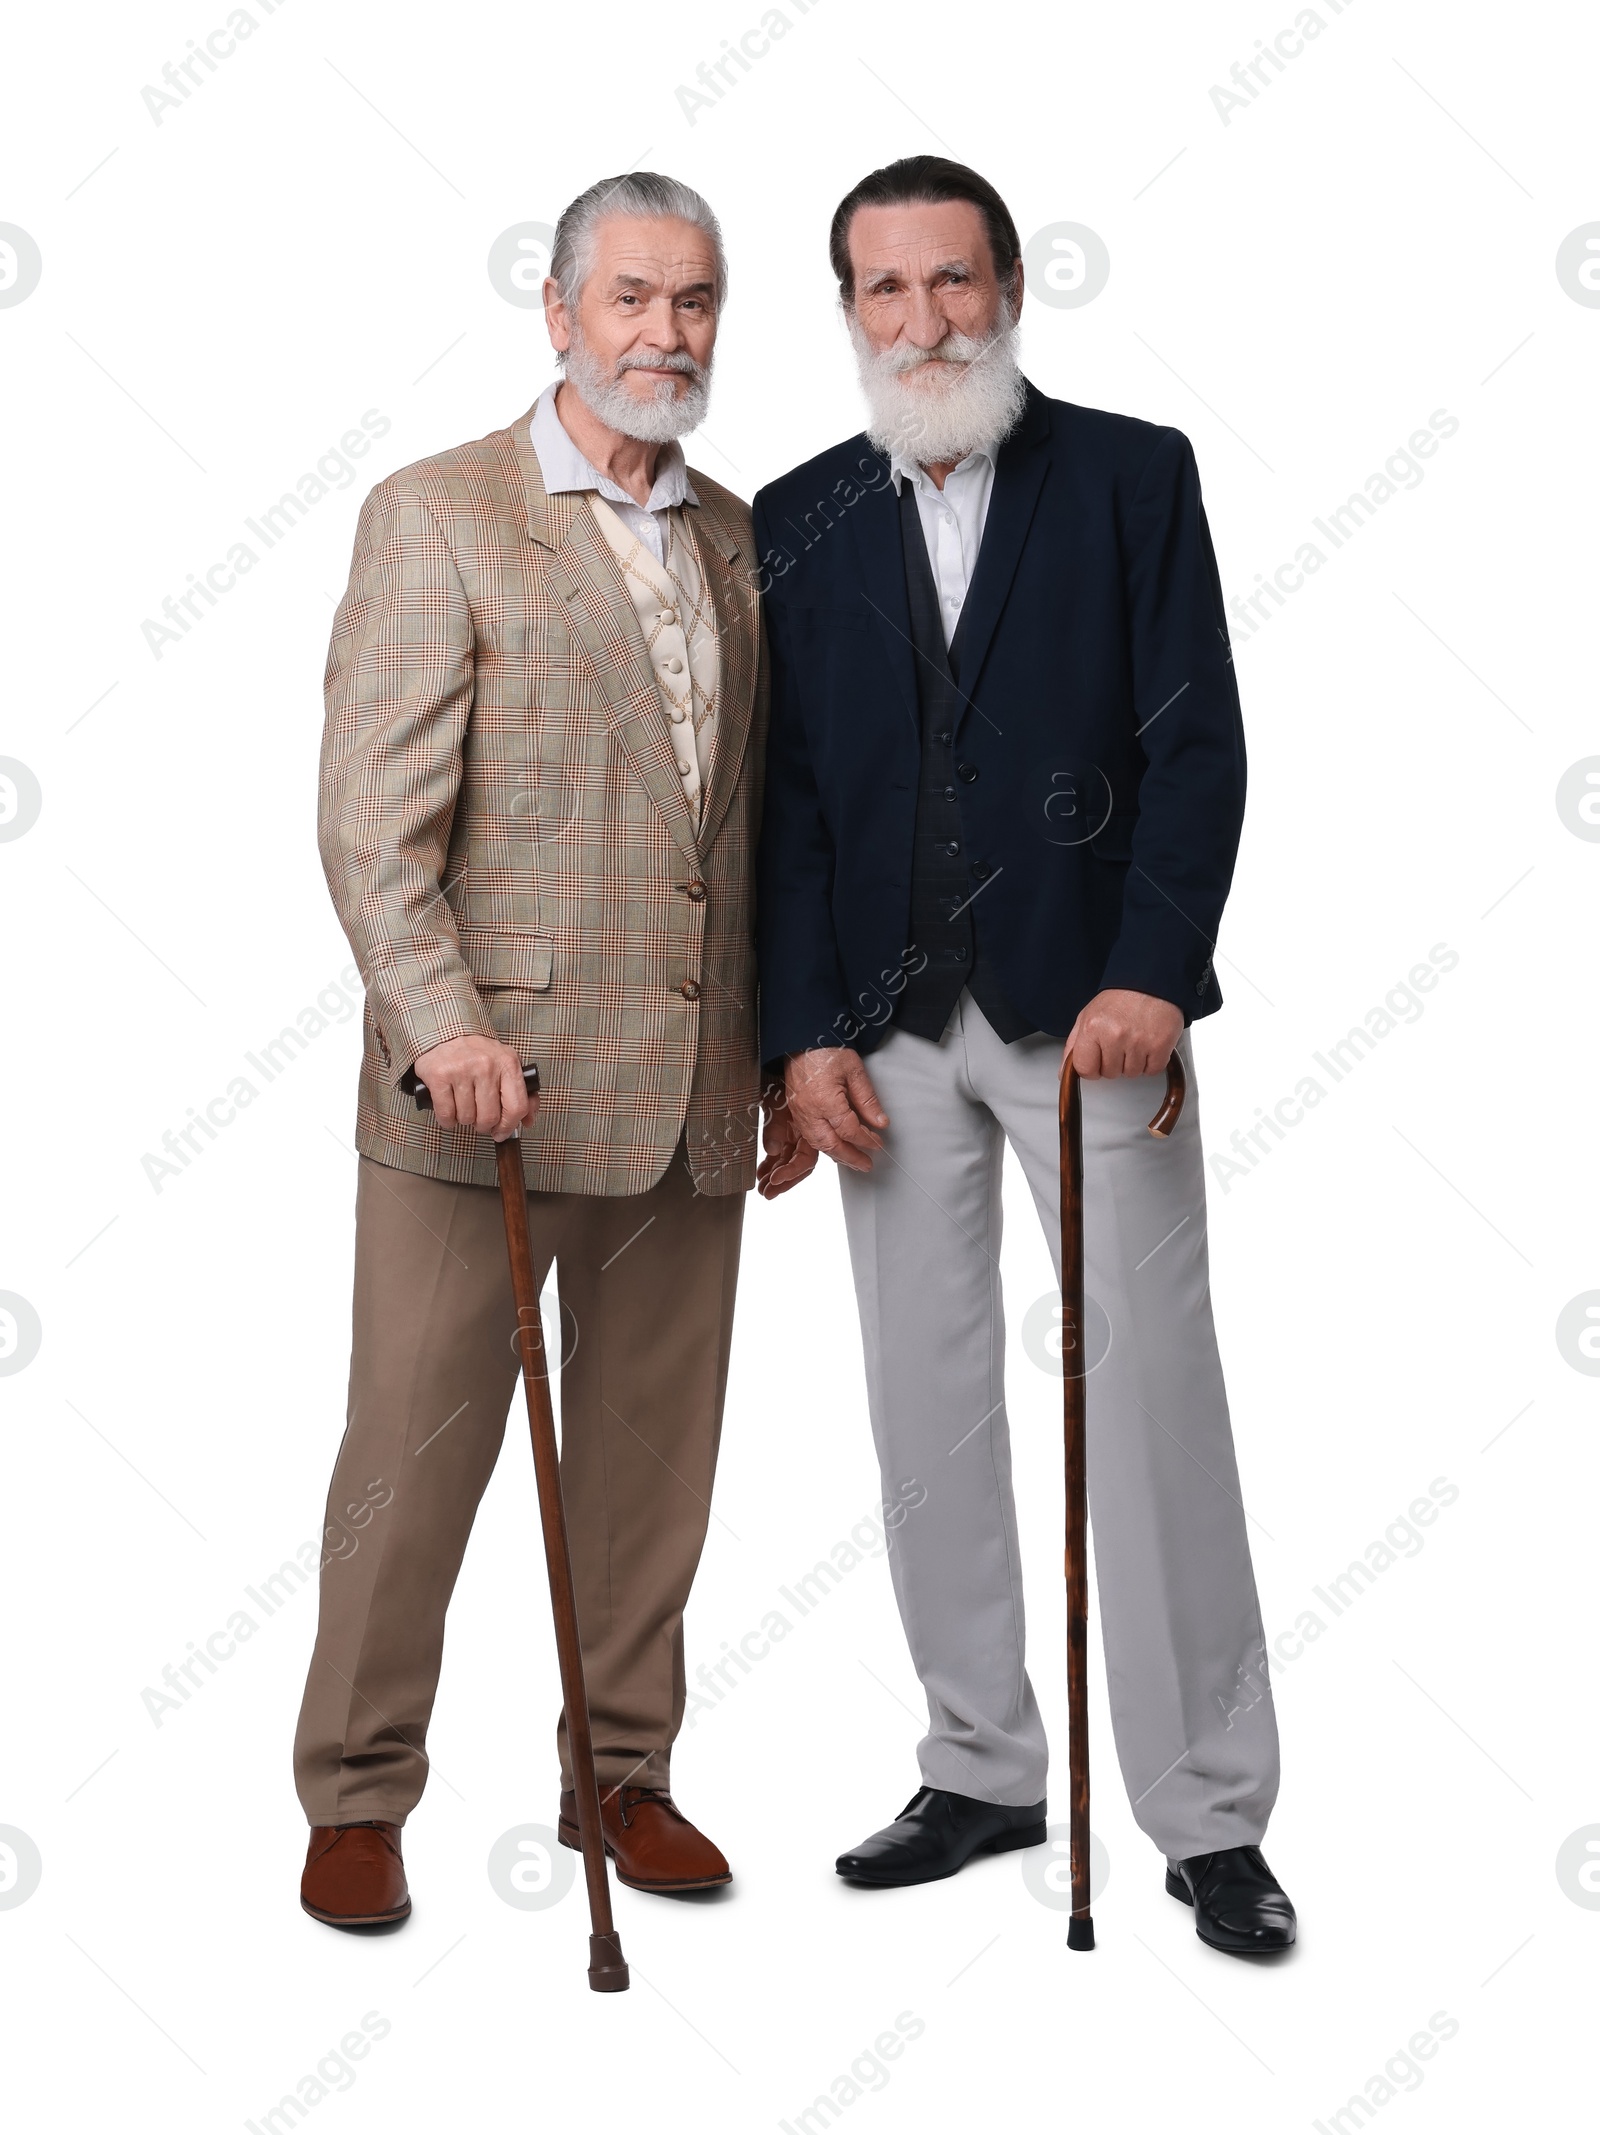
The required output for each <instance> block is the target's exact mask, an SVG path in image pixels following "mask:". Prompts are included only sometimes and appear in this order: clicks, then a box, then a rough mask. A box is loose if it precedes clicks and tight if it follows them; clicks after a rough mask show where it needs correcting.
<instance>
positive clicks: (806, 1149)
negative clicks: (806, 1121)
mask: <svg viewBox="0 0 1600 2135" xmlns="http://www.w3.org/2000/svg"><path fill="white" fill-rule="evenodd" d="M761 1110H762V1114H763V1119H762V1127H761V1146H762V1148H763V1149H764V1150H765V1151H766V1154H765V1155H764V1156H763V1157H762V1159H761V1162H760V1163H759V1164H758V1165H757V1166H756V1192H757V1193H758V1194H760V1195H761V1197H762V1199H763V1200H764V1201H776V1200H777V1198H778V1196H779V1194H786V1193H787V1192H788V1191H789V1188H790V1187H791V1186H798V1185H799V1184H800V1181H801V1180H802V1179H809V1178H810V1176H811V1174H812V1172H813V1171H815V1170H816V1168H817V1152H816V1151H815V1149H813V1148H812V1146H811V1144H810V1143H809V1142H808V1141H807V1140H806V1138H805V1136H804V1135H803V1134H802V1133H801V1132H800V1129H799V1128H798V1127H797V1126H796V1125H795V1117H794V1113H793V1112H792V1111H791V1109H790V1106H789V1094H788V1092H787V1090H786V1089H785V1088H784V1086H783V1084H782V1083H781V1082H775V1083H771V1084H769V1085H768V1087H767V1088H766V1089H765V1090H763V1091H762V1093H761Z"/></svg>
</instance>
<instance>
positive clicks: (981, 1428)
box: [839, 993, 1278, 1859]
mask: <svg viewBox="0 0 1600 2135" xmlns="http://www.w3.org/2000/svg"><path fill="white" fill-rule="evenodd" d="M1180 1050H1181V1052H1182V1056H1183V1061H1184V1065H1185V1067H1186V1068H1187V1069H1188V1070H1189V1078H1190V1080H1189V1095H1188V1099H1187V1101H1186V1103H1185V1105H1184V1109H1183V1115H1182V1118H1181V1119H1180V1121H1179V1123H1178V1126H1177V1128H1176V1130H1175V1131H1174V1133H1173V1135H1172V1138H1171V1140H1170V1141H1166V1142H1158V1141H1156V1140H1155V1139H1154V1138H1153V1137H1152V1136H1151V1135H1150V1134H1149V1133H1148V1132H1147V1125H1148V1122H1149V1120H1150V1119H1151V1118H1152V1117H1153V1115H1154V1113H1155V1111H1156V1108H1157V1105H1158V1103H1159V1102H1160V1097H1161V1091H1162V1081H1161V1078H1160V1077H1159V1076H1141V1077H1134V1078H1128V1079H1125V1080H1118V1081H1098V1082H1089V1083H1086V1084H1085V1085H1084V1090H1083V1170H1084V1243H1085V1259H1086V1280H1085V1289H1086V1292H1087V1305H1086V1312H1085V1319H1086V1322H1087V1325H1086V1335H1087V1342H1088V1349H1089V1359H1090V1367H1091V1368H1090V1374H1089V1385H1088V1414H1089V1437H1088V1473H1089V1507H1090V1518H1091V1522H1092V1526H1093V1534H1094V1551H1095V1566H1096V1572H1097V1578H1098V1588H1099V1615H1100V1623H1101V1629H1102V1635H1103V1637H1104V1642H1105V1658H1106V1675H1107V1681H1108V1685H1109V1689H1110V1699H1111V1722H1112V1728H1113V1732H1114V1734H1115V1736H1116V1744H1117V1757H1118V1760H1119V1762H1120V1764H1121V1766H1122V1777H1123V1781H1124V1783H1125V1785H1126V1787H1127V1790H1128V1796H1129V1800H1130V1801H1131V1803H1132V1805H1133V1813H1134V1817H1135V1820H1136V1821H1137V1823H1138V1824H1139V1827H1140V1829H1141V1830H1143V1831H1144V1832H1146V1833H1147V1834H1148V1836H1149V1837H1150V1838H1152V1839H1153V1840H1154V1841H1155V1843H1156V1845H1157V1846H1159V1847H1160V1848H1161V1850H1162V1852H1163V1853H1166V1854H1169V1855H1171V1856H1173V1857H1174V1858H1178V1859H1181V1858H1184V1857H1187V1856H1188V1855H1190V1854H1196V1853H1208V1852H1212V1851H1215V1850H1218V1849H1220V1848H1222V1847H1226V1846H1243V1845H1250V1844H1253V1843H1255V1842H1257V1841H1258V1840H1259V1839H1260V1838H1261V1836H1262V1834H1263V1832H1264V1831H1265V1829H1266V1824H1267V1818H1268V1816H1269V1814H1270V1813H1271V1810H1272V1804H1273V1802H1274V1800H1275V1798H1276V1796H1277V1791H1278V1732H1277V1722H1276V1719H1275V1717H1274V1714H1273V1708H1272V1697H1271V1693H1270V1691H1269V1689H1268V1687H1267V1661H1266V1650H1265V1646H1264V1643H1263V1640H1262V1633H1261V1612H1260V1606H1259V1604H1258V1602H1257V1600H1256V1588H1255V1576H1254V1573H1253V1571H1252V1569H1251V1564H1250V1547H1249V1541H1248V1538H1247V1535H1246V1531H1245V1515H1244V1510H1243V1506H1242V1504H1241V1501H1240V1490H1239V1475H1238V1469H1237V1466H1236V1464H1235V1461H1234V1453H1233V1434H1232V1430H1231V1427H1230V1424H1229V1421H1228V1401H1227V1394H1226V1392H1225V1390H1224V1387H1223V1383H1222V1366H1221V1361H1220V1359H1219V1357H1218V1355H1217V1341H1216V1333H1215V1330H1214V1328H1213V1325H1212V1318H1211V1291H1210V1283H1209V1277H1208V1274H1207V1260H1206V1210H1205V1172H1204V1164H1203V1157H1202V1152H1201V1144H1200V1122H1199V1111H1198V1103H1197V1096H1196V1091H1195V1086H1194V1069H1193V1064H1192V1061H1191V1059H1190V1054H1189V1041H1188V1038H1187V1037H1185V1038H1184V1039H1183V1040H1182V1041H1181V1045H1180ZM1060 1063H1061V1041H1060V1040H1059V1039H1057V1038H1046V1037H1032V1038H1023V1039H1020V1040H1019V1041H1018V1042H1017V1043H1016V1044H1014V1045H1004V1044H1002V1043H1001V1041H1000V1039H999V1038H998V1037H996V1035H995V1033H994V1031H993V1029H992V1028H991V1027H990V1025H989V1023H988V1022H987V1020H986V1019H985V1018H984V1016H983V1014H982V1012H981V1011H980V1010H979V1009H978V1007H977V1006H976V1004H975V1003H974V1002H973V1000H972V999H971V997H970V995H968V994H966V993H963V994H962V996H961V999H960V1002H959V1003H958V1005H957V1007H956V1010H955V1013H954V1014H953V1016H952V1017H951V1020H950V1024H949V1027H948V1028H947V1030H946V1031H945V1034H944V1037H943V1038H942V1040H941V1041H940V1042H939V1043H938V1044H937V1045H935V1044H932V1043H931V1042H930V1041H928V1040H927V1039H924V1038H914V1037H911V1036H908V1035H907V1034H906V1033H905V1032H903V1031H900V1032H895V1033H894V1034H892V1035H891V1036H890V1037H889V1038H888V1039H887V1040H886V1041H885V1042H884V1044H883V1045H882V1046H880V1047H879V1049H878V1050H877V1051H876V1052H875V1053H873V1054H871V1055H870V1056H869V1058H868V1062H867V1066H868V1071H869V1073H870V1074H871V1076H872V1079H873V1082H874V1084H875V1085H876V1087H877V1090H878V1094H879V1096H880V1097H881V1098H882V1100H883V1105H884V1109H885V1110H886V1111H887V1112H888V1114H889V1119H890V1126H889V1130H888V1133H887V1136H886V1137H885V1140H886V1152H885V1154H884V1155H882V1156H880V1157H878V1158H876V1159H875V1161H874V1164H873V1168H872V1170H871V1172H870V1173H867V1174H860V1173H855V1172H849V1171H841V1172H840V1175H839V1176H840V1185H841V1189H842V1192H843V1197H844V1216H845V1227H846V1230H847V1233H848V1236H849V1241H850V1257H851V1262H852V1266H853V1269H854V1274H855V1285H856V1297H857V1302H858V1304H859V1306H860V1311H861V1336H862V1346H863V1349H864V1351H865V1356H866V1376H867V1400H868V1407H869V1410H870V1413H871V1417H872V1429H873V1435H874V1438H875V1440H876V1442H877V1449H878V1461H879V1466H880V1469H881V1472H882V1478H883V1494H884V1497H885V1499H886V1500H891V1499H893V1500H906V1499H909V1500H912V1501H913V1509H912V1510H911V1511H910V1512H909V1513H908V1514H907V1516H906V1518H905V1519H904V1520H903V1521H902V1523H901V1525H900V1526H899V1527H898V1528H897V1529H896V1531H895V1534H894V1540H893V1546H892V1548H891V1550H890V1552H889V1564H890V1570H891V1574H892V1576H893V1581H894V1590H895V1598H896V1599H897V1601H898V1602H899V1605H900V1618H901V1622H902V1623H903V1625H904V1626H905V1633H906V1638H907V1641H908V1643H909V1645H910V1648H911V1657H912V1660H913V1662H914V1663H915V1666H916V1670H917V1673H918V1675H919V1676H920V1677H921V1679H922V1684H923V1688H924V1689H925V1691H926V1692H927V1697H928V1715H929V1728H928V1733H927V1734H926V1736H925V1737H924V1738H923V1740H922V1743H921V1745H920V1748H919V1760H920V1764H921V1769H922V1778H923V1782H924V1784H925V1785H928V1786H932V1787H942V1788H945V1789H947V1790H948V1791H950V1792H952V1793H956V1794H965V1795H969V1796H972V1797H974V1798H976V1799H979V1800H995V1801H1000V1802H1005V1803H1008V1804H1011V1805H1015V1806H1021V1805H1024V1804H1029V1803H1033V1802H1037V1801H1042V1800H1043V1799H1044V1797H1045V1770H1046V1763H1047V1750H1046V1745H1045V1736H1044V1726H1043V1722H1042V1720H1041V1718H1040V1714H1039V1708H1038V1705H1037V1703H1036V1702H1035V1699H1034V1694H1033V1687H1032V1685H1031V1684H1030V1683H1029V1681H1028V1675H1027V1669H1026V1665H1025V1661H1024V1653H1023V1605H1022V1574H1021V1565H1020V1562H1019V1558H1018V1549H1017V1521H1016V1510H1015V1506H1014V1504H1013V1500H1012V1490H1011V1447H1010V1432H1009V1427H1008V1425H1007V1422H1006V1411H1005V1379H1004V1372H1005V1321H1004V1312H1003V1306H1002V1303H1001V1294H1000V1260H999V1254H1000V1220H1001V1219H1000V1174H1001V1163H1002V1158H1003V1153H1004V1148H1005V1144H1006V1143H1007V1142H1009V1143H1010V1144H1011V1147H1012V1148H1013V1150H1014V1151H1015V1152H1016V1155H1017V1157H1018V1159H1019V1160H1020V1162H1021V1164H1022V1169H1023V1172H1024V1175H1025V1176H1026V1178H1027V1181H1028V1185H1029V1187H1030V1189H1031V1190H1032V1193H1033V1199H1034V1204H1035V1206H1036V1207H1037V1209H1038V1211H1039V1217H1040V1220H1041V1222H1042V1223H1043V1225H1044V1229H1045V1235H1046V1237H1047V1238H1048V1240H1049V1243H1050V1253H1051V1258H1052V1259H1053V1260H1054V1261H1055V1264H1056V1276H1057V1280H1058V1281H1059V1279H1060V1272H1061V1268H1060V1253H1061V1192H1060V1155H1059V1150H1060V1141H1059V1130H1058V1126H1057V1100H1058V1092H1059V1071H1060ZM1055 1347H1056V1349H1057V1350H1059V1320H1058V1321H1057V1322H1056V1334H1055ZM913 1482H914V1483H916V1484H918V1485H920V1486H921V1489H922V1490H923V1491H925V1492H926V1495H925V1497H924V1498H923V1499H922V1501H921V1502H920V1503H917V1502H914V1499H915V1493H913V1492H911V1491H910V1490H909V1489H908V1487H907V1486H908V1485H910V1484H911V1483H913ZM1051 1633H1052V1636H1051V1645H1052V1648H1053V1649H1054V1650H1055V1651H1058V1652H1059V1651H1061V1650H1062V1649H1063V1648H1064V1644H1065V1636H1064V1630H1063V1628H1062V1625H1061V1623H1058V1622H1053V1623H1052V1626H1051ZM1063 1666H1064V1663H1063Z"/></svg>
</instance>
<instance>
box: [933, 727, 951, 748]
mask: <svg viewBox="0 0 1600 2135" xmlns="http://www.w3.org/2000/svg"><path fill="white" fill-rule="evenodd" d="M933 738H934V740H935V741H942V742H943V743H944V745H945V746H946V748H948V747H949V745H950V740H951V735H950V731H949V729H948V728H946V729H945V731H944V733H942V734H935V735H934V737H933Z"/></svg>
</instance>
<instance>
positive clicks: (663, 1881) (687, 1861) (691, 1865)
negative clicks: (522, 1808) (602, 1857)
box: [556, 1787, 733, 1891]
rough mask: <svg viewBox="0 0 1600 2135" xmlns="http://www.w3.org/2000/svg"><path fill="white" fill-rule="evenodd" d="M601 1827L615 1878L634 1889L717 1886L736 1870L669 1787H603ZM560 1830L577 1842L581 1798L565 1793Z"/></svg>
mask: <svg viewBox="0 0 1600 2135" xmlns="http://www.w3.org/2000/svg"><path fill="white" fill-rule="evenodd" d="M600 1828H601V1830H602V1831H603V1832H604V1833H605V1839H606V1852H607V1854H608V1855H609V1857H610V1858H611V1859H612V1860H613V1861H615V1863H616V1866H617V1879H618V1881H619V1882H622V1883H626V1884H627V1885H628V1887H629V1889H630V1890H668V1891H671V1890H713V1889H715V1887H716V1886H717V1885H718V1884H719V1883H731V1882H732V1881H733V1871H732V1869H731V1868H730V1867H729V1866H728V1864H727V1862H726V1861H725V1860H724V1859H723V1857H722V1855H721V1854H720V1853H719V1852H718V1851H717V1849H716V1847H715V1846H713V1845H712V1843H711V1841H710V1839H708V1838H707V1837H706V1835H705V1833H704V1832H703V1831H697V1830H696V1829H695V1827H694V1825H693V1824H691V1823H690V1821H689V1819H688V1817H686V1816H685V1815H684V1813H683V1811H682V1810H681V1809H680V1808H679V1807H678V1805H677V1803H676V1802H675V1801H674V1800H673V1798H672V1796H671V1795H670V1794H669V1793H668V1792H667V1790H666V1788H665V1787H622V1788H614V1787H602V1788H601V1790H600ZM556 1835H557V1837H558V1838H559V1839H560V1840H561V1843H562V1845H563V1846H571V1847H572V1848H573V1849H574V1850H576V1849H577V1845H578V1801H577V1796H576V1795H575V1794H570V1793H563V1794H562V1797H561V1814H560V1818H559V1820H558V1822H557V1824H556Z"/></svg>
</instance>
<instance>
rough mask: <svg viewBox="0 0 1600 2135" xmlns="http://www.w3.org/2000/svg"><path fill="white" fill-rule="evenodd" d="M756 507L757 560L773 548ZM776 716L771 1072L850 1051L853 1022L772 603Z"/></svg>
mask: <svg viewBox="0 0 1600 2135" xmlns="http://www.w3.org/2000/svg"><path fill="white" fill-rule="evenodd" d="M762 503H763V500H762V498H761V497H759V496H758V497H757V498H756V500H755V505H754V516H755V537H756V553H757V554H758V555H760V556H766V555H767V554H769V553H770V551H771V544H770V543H769V541H768V539H767V528H766V524H765V516H764V512H763V508H762ZM767 645H768V651H769V657H770V661H771V682H772V695H771V710H770V714H769V717H768V723H767V760H766V788H765V794H764V799H763V807H762V817H761V843H760V852H759V858H758V864H757V888H756V915H757V926H756V933H757V954H758V961H759V966H760V972H761V1058H762V1061H763V1062H764V1063H765V1064H767V1065H769V1066H770V1065H771V1064H773V1063H775V1062H777V1061H781V1060H783V1059H785V1058H786V1057H787V1056H788V1055H789V1054H790V1053H799V1052H804V1051H806V1050H807V1048H809V1047H811V1046H822V1045H848V1044H849V1043H850V1037H849V1036H848V1035H846V1034H847V1033H849V1032H851V1031H852V1030H853V1028H854V1026H853V1025H852V1024H851V1021H850V1016H849V1011H848V1008H847V1005H846V990H845V984H844V979H843V976H842V975H841V973H840V969H839V952H838V948H837V946H836V943H835V939H834V931H833V877H834V846H833V835H832V833H831V831H830V830H829V828H828V825H827V822H826V820H825V818H824V816H823V812H822V803H821V800H820V797H819V795H818V792H817V780H816V773H815V771H814V770H813V768H812V763H811V751H810V745H809V743H808V741H807V739H806V732H805V724H804V721H803V719H802V717H801V713H800V703H799V697H798V693H797V691H796V689H795V686H794V673H793V666H792V662H791V658H790V645H789V637H788V632H787V630H786V628H785V618H784V613H783V603H782V602H781V601H774V600H772V599H771V597H770V596H769V597H768V601H767Z"/></svg>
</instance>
